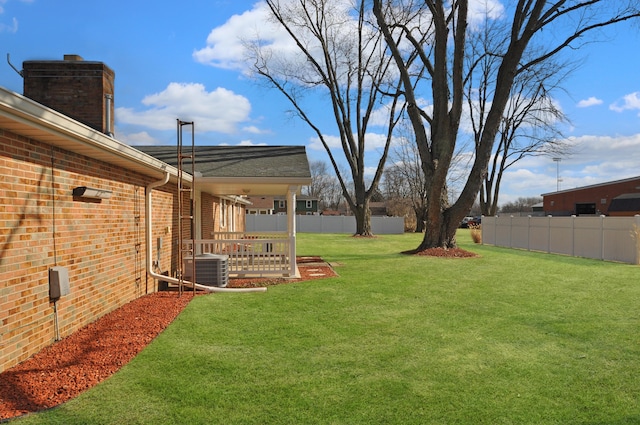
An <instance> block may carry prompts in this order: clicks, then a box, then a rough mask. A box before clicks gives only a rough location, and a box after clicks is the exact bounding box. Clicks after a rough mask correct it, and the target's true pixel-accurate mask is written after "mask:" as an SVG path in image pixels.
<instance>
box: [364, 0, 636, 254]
mask: <svg viewBox="0 0 640 425" xmlns="http://www.w3.org/2000/svg"><path fill="white" fill-rule="evenodd" d="M469 4H470V1H469V0H373V10H374V14H375V16H376V19H377V21H378V25H379V26H380V28H381V30H382V32H383V34H384V36H385V39H386V41H387V44H388V46H389V49H390V51H391V53H392V55H393V57H394V59H395V61H396V64H397V67H398V70H399V73H400V77H401V80H402V83H403V89H404V97H405V100H406V103H407V113H408V115H409V118H410V121H411V124H412V126H413V129H414V133H415V137H416V144H417V146H418V151H419V153H420V158H421V165H422V170H423V172H424V173H425V179H426V184H427V188H428V196H427V197H428V207H427V208H428V211H427V226H426V231H425V235H424V238H423V241H422V243H421V244H420V245H419V246H418V248H417V249H418V250H422V249H427V248H432V247H445V248H446V247H455V246H456V240H455V234H456V228H457V227H458V224H459V223H460V220H461V219H462V218H463V217H464V216H465V214H467V212H468V211H469V210H470V209H471V206H472V205H473V202H474V200H475V199H476V197H477V195H478V192H479V190H480V187H481V185H482V182H483V180H484V178H485V176H486V173H487V166H488V163H489V160H490V158H491V154H492V152H493V147H494V143H495V141H496V136H497V135H498V132H499V128H500V123H501V122H502V119H503V117H504V113H505V109H506V107H507V104H508V102H509V100H510V98H511V95H512V91H513V90H514V82H515V81H516V78H517V77H518V76H519V75H521V74H522V73H524V72H527V71H528V70H530V69H531V68H532V67H534V66H537V65H538V64H540V63H543V62H547V61H549V60H551V59H552V58H554V57H556V56H557V55H559V54H560V53H561V52H564V51H566V50H568V49H576V48H579V47H580V45H581V43H583V42H584V37H585V36H586V35H587V34H588V33H590V32H592V31H594V30H597V29H600V28H603V27H606V26H609V25H613V24H616V23H619V22H622V21H626V20H629V19H635V18H638V17H639V16H640V14H639V11H638V2H637V1H633V0H627V1H623V0H619V1H611V0H607V1H605V0H582V1H580V0H556V1H548V0H528V1H526V0H518V1H517V2H510V3H509V5H508V8H507V9H505V13H504V14H503V15H502V16H501V17H503V18H507V19H508V27H507V30H508V31H507V35H508V36H507V39H506V43H504V46H503V48H502V49H501V50H500V51H486V52H482V51H472V50H471V49H470V48H469V45H468V43H469V40H470V37H469V34H470V33H471V31H475V30H477V28H475V27H471V28H470V25H469V24H470V19H471V17H470V14H469ZM492 12H494V11H492ZM474 24H475V25H477V23H474ZM543 30H547V31H544V32H543ZM548 34H552V35H553V36H547V35H548ZM469 54H473V55H493V56H495V57H497V58H498V59H499V64H498V66H497V69H498V71H497V73H496V76H495V79H494V81H493V86H492V88H491V90H490V92H491V93H492V99H491V103H490V105H489V107H488V108H489V109H488V111H487V114H486V119H485V120H484V127H483V128H482V131H481V134H480V136H479V138H478V141H477V144H476V150H475V157H474V160H473V164H472V166H471V168H470V170H469V173H468V177H467V180H466V183H465V185H464V188H463V189H462V191H461V193H460V195H459V196H458V198H457V199H456V200H455V201H454V202H453V203H451V204H448V203H447V202H443V200H444V197H445V188H446V181H447V173H448V171H449V169H450V166H451V163H452V158H453V154H454V151H455V147H456V142H457V140H458V137H459V134H460V120H461V117H462V111H463V104H464V93H465V84H466V83H467V75H468V70H467V69H466V67H465V59H466V58H467V55H469ZM415 55H417V56H418V57H419V59H420V62H421V63H422V65H424V68H425V69H426V70H427V73H426V75H422V74H421V73H419V72H418V73H415V72H414V71H413V70H414V68H415V63H414V59H413V58H414V57H415ZM478 57H480V56H478ZM425 77H426V78H425ZM426 84H429V85H428V86H427V87H424V86H425V85H426ZM419 90H422V91H419ZM425 96H428V97H429V99H430V101H431V102H430V105H429V107H428V108H424V107H421V106H420V103H419V101H420V97H425ZM429 135H430V137H429Z"/></svg>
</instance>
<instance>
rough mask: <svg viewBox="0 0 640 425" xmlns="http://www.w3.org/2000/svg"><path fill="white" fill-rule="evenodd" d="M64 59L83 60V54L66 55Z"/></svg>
mask: <svg viewBox="0 0 640 425" xmlns="http://www.w3.org/2000/svg"><path fill="white" fill-rule="evenodd" d="M64 60H66V61H82V60H84V59H82V56H80V55H64Z"/></svg>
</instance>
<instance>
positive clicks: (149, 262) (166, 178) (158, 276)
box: [144, 173, 267, 292]
mask: <svg viewBox="0 0 640 425" xmlns="http://www.w3.org/2000/svg"><path fill="white" fill-rule="evenodd" d="M168 182H169V173H165V175H164V178H163V179H162V180H159V181H156V182H153V183H151V184H149V185H148V186H147V190H146V193H145V205H144V208H145V212H144V214H145V232H146V239H147V240H146V242H147V255H146V263H147V267H146V268H147V275H148V276H150V277H152V278H154V279H158V280H164V281H166V282H171V283H175V284H178V285H179V284H180V281H179V280H178V279H176V278H173V277H170V276H164V275H161V274H158V273H156V272H154V271H153V267H152V264H153V261H152V258H153V255H152V254H153V253H152V252H151V251H152V250H153V248H152V247H153V244H152V240H153V237H152V234H151V230H152V228H153V226H152V219H151V217H152V215H151V211H152V210H151V192H152V191H153V189H155V188H156V187H160V186H164V185H165V184H167V183H168ZM182 283H183V284H184V285H187V286H190V287H192V288H194V287H195V288H196V289H200V290H203V291H206V292H265V291H266V290H267V288H220V287H216V286H206V285H201V284H199V283H193V282H188V281H184V280H183V281H182Z"/></svg>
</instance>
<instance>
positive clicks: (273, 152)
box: [140, 146, 311, 277]
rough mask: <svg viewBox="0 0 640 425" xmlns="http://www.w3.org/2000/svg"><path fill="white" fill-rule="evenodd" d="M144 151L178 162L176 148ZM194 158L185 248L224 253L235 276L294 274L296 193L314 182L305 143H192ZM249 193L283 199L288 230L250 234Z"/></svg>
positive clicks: (199, 252) (186, 250) (197, 252)
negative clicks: (247, 223) (205, 144)
mask: <svg viewBox="0 0 640 425" xmlns="http://www.w3.org/2000/svg"><path fill="white" fill-rule="evenodd" d="M140 149H141V150H143V151H144V152H146V153H148V154H150V155H152V156H154V157H156V158H158V159H161V160H162V161H164V162H166V163H168V164H171V165H176V164H177V156H176V149H175V148H174V147H171V146H141V147H140ZM193 158H194V159H193V176H191V175H189V176H188V179H187V180H191V181H190V182H189V185H190V186H191V194H192V196H193V199H194V205H193V213H192V220H193V222H192V227H191V229H192V231H191V237H190V238H188V239H187V238H184V239H183V240H182V241H179V243H180V249H181V251H182V252H183V253H186V255H187V256H191V255H195V256H198V255H202V254H216V255H226V256H227V257H228V260H229V261H228V269H229V275H230V276H231V277H253V276H267V275H268V276H282V277H296V276H297V269H296V260H295V259H296V220H295V214H296V211H295V205H296V196H298V195H299V194H300V192H301V190H302V187H303V186H306V185H309V184H311V172H310V170H309V162H308V160H307V154H306V151H305V148H304V146H194V147H193ZM248 196H252V197H254V196H278V197H285V198H286V200H287V212H286V214H287V217H288V219H287V231H286V232H280V233H268V234H265V233H247V232H246V228H245V212H246V206H247V205H248V204H250V202H249V201H248V200H247V197H248ZM212 200H213V203H214V204H216V205H217V206H216V207H214V208H211V205H212ZM216 208H218V212H216V210H215V209H216Z"/></svg>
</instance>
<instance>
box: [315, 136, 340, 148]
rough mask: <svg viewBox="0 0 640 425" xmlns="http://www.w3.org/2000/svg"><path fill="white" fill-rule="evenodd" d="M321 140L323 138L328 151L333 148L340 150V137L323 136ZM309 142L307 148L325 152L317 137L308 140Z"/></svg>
mask: <svg viewBox="0 0 640 425" xmlns="http://www.w3.org/2000/svg"><path fill="white" fill-rule="evenodd" d="M323 138H324V141H325V143H326V144H327V145H328V146H329V149H335V148H338V149H341V148H342V143H341V142H340V137H338V136H327V135H324V136H323ZM309 141H310V142H311V143H310V144H309V148H310V149H313V150H317V151H323V150H325V149H324V146H323V145H322V142H321V141H320V138H319V137H312V138H310V139H309Z"/></svg>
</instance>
